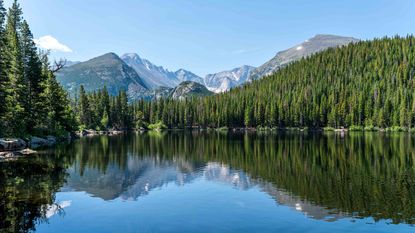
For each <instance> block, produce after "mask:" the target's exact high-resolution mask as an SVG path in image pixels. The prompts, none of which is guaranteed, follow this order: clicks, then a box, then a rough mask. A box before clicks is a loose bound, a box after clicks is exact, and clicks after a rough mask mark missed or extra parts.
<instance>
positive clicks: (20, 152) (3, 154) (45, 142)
mask: <svg viewBox="0 0 415 233" xmlns="http://www.w3.org/2000/svg"><path fill="white" fill-rule="evenodd" d="M163 131H164V132H169V131H170V132H174V131H208V132H213V131H214V132H253V133H257V132H258V133H259V132H302V133H306V132H313V133H340V134H342V135H343V134H345V133H354V132H356V133H357V132H360V133H407V134H412V133H415V128H404V127H397V126H395V127H387V128H378V127H349V128H332V127H324V128H308V127H285V128H279V127H274V128H270V127H257V128H253V127H219V128H209V127H206V128H202V127H189V128H171V129H132V130H91V129H88V130H82V131H76V132H74V133H73V134H68V136H66V137H55V136H50V135H49V136H46V137H36V136H32V137H29V138H30V139H29V138H26V139H21V138H10V137H9V138H0V161H8V160H13V159H17V158H19V157H25V156H30V155H34V154H37V151H36V150H34V149H38V148H48V147H53V146H56V145H57V144H59V143H62V142H65V141H66V142H68V141H69V142H71V141H74V140H76V139H79V138H83V137H96V136H103V135H106V136H116V135H122V134H128V133H132V132H140V133H144V132H163Z"/></svg>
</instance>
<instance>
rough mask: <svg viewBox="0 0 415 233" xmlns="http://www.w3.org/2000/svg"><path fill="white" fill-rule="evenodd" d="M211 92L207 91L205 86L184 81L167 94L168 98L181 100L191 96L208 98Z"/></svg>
mask: <svg viewBox="0 0 415 233" xmlns="http://www.w3.org/2000/svg"><path fill="white" fill-rule="evenodd" d="M209 95H213V92H211V91H209V90H208V89H207V88H206V87H205V86H203V85H202V84H200V83H197V82H193V81H185V82H182V83H180V84H179V85H178V86H177V87H175V88H173V90H172V91H171V92H170V94H169V96H168V97H169V98H173V99H183V98H186V97H191V96H209Z"/></svg>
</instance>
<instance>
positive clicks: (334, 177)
mask: <svg viewBox="0 0 415 233" xmlns="http://www.w3.org/2000/svg"><path fill="white" fill-rule="evenodd" d="M414 143H415V140H414V138H413V137H412V136H409V135H404V134H399V135H379V134H370V135H363V134H351V135H335V134H330V135H322V134H281V133H279V134H246V133H238V134H235V133H227V134H223V133H204V132H202V133H196V132H193V133H190V132H187V133H185V132H182V133H162V134H159V133H144V134H131V135H123V136H115V137H107V136H103V137H96V138H84V139H81V140H78V141H76V142H74V143H72V144H68V145H60V146H58V147H56V148H54V149H50V150H45V151H43V152H42V153H41V154H40V155H38V156H36V157H33V158H30V159H24V160H18V161H13V162H3V163H0V166H1V169H2V173H1V177H0V178H1V182H0V191H2V193H3V194H2V195H3V198H2V200H3V201H2V202H1V209H0V219H1V221H0V222H1V223H0V229H2V232H3V231H4V232H31V231H35V232H100V233H105V232H415V228H414V225H413V224H414V223H415V185H414V184H415V166H414V160H415V153H414V152H415V147H414V145H415V144H414Z"/></svg>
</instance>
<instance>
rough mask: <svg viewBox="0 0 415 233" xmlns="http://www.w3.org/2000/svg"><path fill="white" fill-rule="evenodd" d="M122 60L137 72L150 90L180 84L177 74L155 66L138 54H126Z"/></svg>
mask: <svg viewBox="0 0 415 233" xmlns="http://www.w3.org/2000/svg"><path fill="white" fill-rule="evenodd" d="M121 59H122V60H123V61H124V62H125V63H126V64H128V65H129V66H131V67H132V68H133V69H134V70H135V71H136V72H137V74H138V75H139V76H140V77H141V78H142V79H143V81H144V83H145V84H146V86H147V87H149V88H150V89H156V88H157V87H175V86H177V85H178V84H179V83H180V81H179V80H178V79H177V78H176V75H175V73H173V72H170V71H168V70H167V69H164V68H163V67H162V66H157V65H154V64H153V63H151V62H150V61H148V60H146V59H143V58H141V57H140V56H138V54H136V53H127V54H124V55H122V56H121Z"/></svg>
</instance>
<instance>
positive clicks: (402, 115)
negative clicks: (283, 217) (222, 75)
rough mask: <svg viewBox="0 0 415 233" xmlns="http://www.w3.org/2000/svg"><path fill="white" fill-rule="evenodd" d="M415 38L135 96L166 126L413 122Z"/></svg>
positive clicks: (149, 116) (147, 116)
mask: <svg viewBox="0 0 415 233" xmlns="http://www.w3.org/2000/svg"><path fill="white" fill-rule="evenodd" d="M414 44H415V38H414V37H413V36H408V37H405V38H402V37H394V38H383V39H375V40H373V41H363V42H358V43H353V44H350V45H348V46H344V47H340V48H335V49H333V48H332V49H328V50H326V51H324V52H321V53H318V54H315V55H312V56H310V57H307V58H305V59H302V60H300V61H298V62H295V63H293V64H291V65H289V66H287V67H285V68H283V69H281V70H279V71H278V72H276V73H274V74H273V75H271V76H268V77H265V78H264V79H261V80H258V81H254V82H252V83H250V84H247V85H245V86H242V87H239V88H235V89H233V90H231V91H229V92H227V93H223V94H219V95H215V96H212V97H205V98H192V99H187V100H184V101H174V100H171V99H159V100H156V101H153V102H146V101H139V102H137V103H136V104H135V106H134V109H135V111H136V112H139V111H140V112H142V113H143V115H144V121H147V122H157V121H162V122H164V123H165V124H167V125H168V126H169V127H189V126H202V127H222V126H228V127H244V126H246V127H258V126H263V127H265V126H267V127H316V128H317V127H325V126H332V127H342V126H344V127H350V126H366V127H380V128H384V127H390V126H401V127H408V128H409V127H413V125H414V123H415V122H414V116H415V99H414V92H415V89H414V74H415V48H414Z"/></svg>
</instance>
